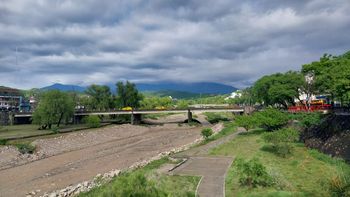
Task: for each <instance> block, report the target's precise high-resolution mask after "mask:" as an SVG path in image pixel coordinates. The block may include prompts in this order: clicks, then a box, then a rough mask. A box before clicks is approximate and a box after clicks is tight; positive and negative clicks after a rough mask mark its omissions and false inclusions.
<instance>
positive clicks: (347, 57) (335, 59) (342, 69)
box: [302, 51, 350, 102]
mask: <svg viewBox="0 0 350 197" xmlns="http://www.w3.org/2000/svg"><path fill="white" fill-rule="evenodd" d="M302 73H304V74H307V73H313V74H314V75H315V79H314V85H313V89H314V91H313V93H314V94H323V95H329V96H330V97H331V98H332V100H334V99H335V100H339V101H347V102H349V101H350V51H349V52H347V53H345V54H344V55H341V56H332V55H329V54H325V55H323V56H322V57H321V58H320V60H319V61H315V62H312V63H310V64H305V65H303V67H302Z"/></svg>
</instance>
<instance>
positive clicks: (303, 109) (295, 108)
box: [288, 102, 332, 113]
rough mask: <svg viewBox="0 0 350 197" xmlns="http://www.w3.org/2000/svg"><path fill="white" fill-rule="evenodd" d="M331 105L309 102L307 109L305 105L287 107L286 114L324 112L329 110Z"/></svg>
mask: <svg viewBox="0 0 350 197" xmlns="http://www.w3.org/2000/svg"><path fill="white" fill-rule="evenodd" d="M331 108H332V105H330V104H324V103H323V102H317V103H316V102H311V105H310V107H309V109H308V107H306V106H305V105H299V106H290V107H288V112H292V113H297V112H309V111H310V112H317V111H325V110H330V109H331Z"/></svg>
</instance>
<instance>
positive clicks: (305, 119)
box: [289, 112, 323, 128]
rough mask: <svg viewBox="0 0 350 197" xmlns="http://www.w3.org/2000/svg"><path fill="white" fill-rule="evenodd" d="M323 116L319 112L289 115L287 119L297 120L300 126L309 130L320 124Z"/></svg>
mask: <svg viewBox="0 0 350 197" xmlns="http://www.w3.org/2000/svg"><path fill="white" fill-rule="evenodd" d="M322 117H323V115H322V114H321V113H319V112H312V113H297V114H290V117H289V119H291V120H297V121H298V122H299V124H300V126H302V127H304V128H310V127H312V126H314V125H318V124H320V123H321V120H322Z"/></svg>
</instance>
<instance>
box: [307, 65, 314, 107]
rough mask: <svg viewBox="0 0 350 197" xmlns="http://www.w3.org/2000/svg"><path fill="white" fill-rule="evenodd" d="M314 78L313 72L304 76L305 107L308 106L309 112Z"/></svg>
mask: <svg viewBox="0 0 350 197" xmlns="http://www.w3.org/2000/svg"><path fill="white" fill-rule="evenodd" d="M314 77H315V74H314V73H313V72H309V73H307V74H306V75H305V81H306V83H307V94H306V97H307V101H306V102H307V106H308V109H307V111H308V112H310V106H311V102H310V100H311V90H310V89H311V85H312V83H313V81H314Z"/></svg>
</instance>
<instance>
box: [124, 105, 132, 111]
mask: <svg viewBox="0 0 350 197" xmlns="http://www.w3.org/2000/svg"><path fill="white" fill-rule="evenodd" d="M122 110H123V111H132V107H129V106H127V107H123V108H122Z"/></svg>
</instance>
